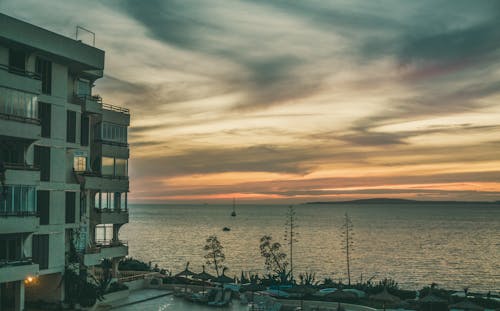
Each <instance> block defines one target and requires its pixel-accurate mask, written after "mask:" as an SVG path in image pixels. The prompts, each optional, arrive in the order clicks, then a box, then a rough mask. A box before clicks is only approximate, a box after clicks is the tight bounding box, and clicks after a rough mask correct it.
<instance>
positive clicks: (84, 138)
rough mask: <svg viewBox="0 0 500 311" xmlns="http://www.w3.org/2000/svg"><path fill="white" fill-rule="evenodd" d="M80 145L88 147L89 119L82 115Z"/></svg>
mask: <svg viewBox="0 0 500 311" xmlns="http://www.w3.org/2000/svg"><path fill="white" fill-rule="evenodd" d="M80 135H81V137H80V144H81V145H82V146H88V145H89V117H87V116H84V115H82V117H81V124H80Z"/></svg>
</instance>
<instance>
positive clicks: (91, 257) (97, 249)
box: [83, 240, 128, 266]
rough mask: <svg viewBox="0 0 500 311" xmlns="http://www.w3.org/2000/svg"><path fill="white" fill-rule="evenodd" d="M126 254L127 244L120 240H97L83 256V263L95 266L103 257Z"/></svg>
mask: <svg viewBox="0 0 500 311" xmlns="http://www.w3.org/2000/svg"><path fill="white" fill-rule="evenodd" d="M127 255H128V244H127V242H126V241H122V240H98V241H96V243H95V245H94V246H93V247H90V248H88V249H87V250H86V251H85V255H84V256H83V264H84V265H86V266H95V265H97V264H100V263H101V260H102V259H104V258H119V257H125V256H127Z"/></svg>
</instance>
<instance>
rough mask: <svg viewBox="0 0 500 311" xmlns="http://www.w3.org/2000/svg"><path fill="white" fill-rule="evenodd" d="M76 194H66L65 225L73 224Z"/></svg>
mask: <svg viewBox="0 0 500 311" xmlns="http://www.w3.org/2000/svg"><path fill="white" fill-rule="evenodd" d="M75 203H76V192H66V223H67V224H73V223H75V210H76V204H75Z"/></svg>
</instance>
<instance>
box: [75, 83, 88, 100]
mask: <svg viewBox="0 0 500 311" xmlns="http://www.w3.org/2000/svg"><path fill="white" fill-rule="evenodd" d="M76 87H77V91H76V92H77V94H78V96H79V97H88V96H90V82H89V81H88V80H85V79H78V82H77V84H76Z"/></svg>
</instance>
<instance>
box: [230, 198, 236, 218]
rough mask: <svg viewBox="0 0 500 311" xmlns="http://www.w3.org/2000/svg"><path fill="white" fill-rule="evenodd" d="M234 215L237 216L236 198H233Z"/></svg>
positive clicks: (232, 214)
mask: <svg viewBox="0 0 500 311" xmlns="http://www.w3.org/2000/svg"><path fill="white" fill-rule="evenodd" d="M231 216H232V217H236V200H235V199H234V198H233V212H232V213H231Z"/></svg>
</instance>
